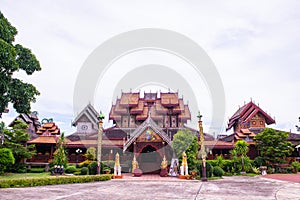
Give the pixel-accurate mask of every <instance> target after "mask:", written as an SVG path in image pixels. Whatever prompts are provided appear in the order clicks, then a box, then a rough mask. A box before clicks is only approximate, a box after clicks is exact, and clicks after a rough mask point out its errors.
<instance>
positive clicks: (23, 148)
mask: <svg viewBox="0 0 300 200" xmlns="http://www.w3.org/2000/svg"><path fill="white" fill-rule="evenodd" d="M27 128H28V125H27V124H26V123H25V122H22V121H19V120H17V121H16V122H15V123H14V126H13V127H12V129H7V128H4V130H3V133H4V143H3V146H4V147H6V148H8V149H11V151H12V153H13V155H14V158H15V163H14V165H13V166H12V169H14V168H15V169H16V168H18V165H19V164H20V163H21V162H22V161H23V160H24V159H28V158H31V157H32V156H33V155H34V154H35V151H34V150H32V149H33V148H34V145H26V142H27V141H28V140H29V139H30V136H29V134H28V133H27Z"/></svg>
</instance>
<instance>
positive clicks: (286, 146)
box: [254, 128, 293, 166]
mask: <svg viewBox="0 0 300 200" xmlns="http://www.w3.org/2000/svg"><path fill="white" fill-rule="evenodd" d="M288 136H289V133H287V132H283V131H276V130H274V129H272V128H265V129H264V130H263V131H262V132H261V133H259V134H257V135H256V136H255V137H254V140H255V145H256V147H257V149H258V150H259V152H260V155H261V157H262V158H263V159H264V160H265V161H266V162H267V164H270V165H272V166H274V164H276V163H284V162H285V157H286V156H288V155H290V154H291V153H292V151H293V148H292V143H291V142H288V141H287V138H288Z"/></svg>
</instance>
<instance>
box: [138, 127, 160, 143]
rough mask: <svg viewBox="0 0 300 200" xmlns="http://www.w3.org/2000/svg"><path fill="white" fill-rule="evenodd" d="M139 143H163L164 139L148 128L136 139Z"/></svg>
mask: <svg viewBox="0 0 300 200" xmlns="http://www.w3.org/2000/svg"><path fill="white" fill-rule="evenodd" d="M136 140H137V141H138V142H162V141H163V140H162V138H161V137H160V136H159V135H158V134H157V133H155V132H154V131H153V129H152V128H150V127H148V128H147V129H145V130H144V131H143V133H142V134H141V135H140V136H139V137H138V138H137V139H136Z"/></svg>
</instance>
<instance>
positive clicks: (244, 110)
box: [226, 101, 275, 131]
mask: <svg viewBox="0 0 300 200" xmlns="http://www.w3.org/2000/svg"><path fill="white" fill-rule="evenodd" d="M257 113H261V114H262V115H263V117H264V118H265V120H266V123H267V124H268V125H269V124H273V123H275V120H274V119H273V118H272V117H271V116H270V115H268V114H267V113H266V112H265V111H263V110H262V109H261V108H260V107H258V106H257V105H255V104H254V103H253V102H252V101H251V102H249V103H247V104H245V105H244V106H242V107H240V108H239V109H238V110H237V111H236V112H235V113H234V115H233V116H232V117H231V118H230V119H229V123H228V127H227V129H226V131H228V130H229V129H231V128H232V127H233V126H234V124H236V123H237V122H239V123H248V122H249V121H250V120H251V119H252V118H253V117H254V116H255V115H256V114H257Z"/></svg>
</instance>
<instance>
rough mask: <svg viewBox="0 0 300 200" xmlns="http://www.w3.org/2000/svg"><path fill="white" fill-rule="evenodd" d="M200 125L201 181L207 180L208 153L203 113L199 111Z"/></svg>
mask: <svg viewBox="0 0 300 200" xmlns="http://www.w3.org/2000/svg"><path fill="white" fill-rule="evenodd" d="M197 117H198V126H199V134H200V144H201V149H200V157H201V159H202V178H201V181H207V177H206V156H207V153H206V151H205V145H204V133H203V126H202V120H201V118H202V115H201V114H200V112H198V116H197Z"/></svg>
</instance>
